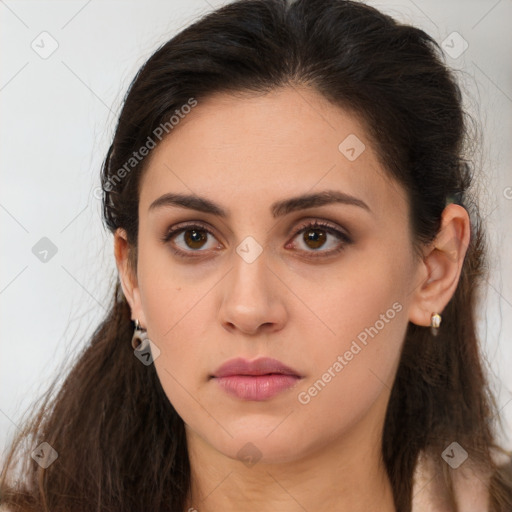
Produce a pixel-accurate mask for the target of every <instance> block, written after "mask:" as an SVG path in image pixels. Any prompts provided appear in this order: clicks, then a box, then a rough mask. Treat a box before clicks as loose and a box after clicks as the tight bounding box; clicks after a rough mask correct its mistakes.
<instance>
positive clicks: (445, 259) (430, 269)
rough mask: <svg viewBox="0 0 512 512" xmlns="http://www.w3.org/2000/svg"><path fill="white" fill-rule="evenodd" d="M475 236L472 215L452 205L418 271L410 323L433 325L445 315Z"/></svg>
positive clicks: (445, 213) (425, 252) (426, 250)
mask: <svg viewBox="0 0 512 512" xmlns="http://www.w3.org/2000/svg"><path fill="white" fill-rule="evenodd" d="M470 235H471V224H470V219H469V215H468V212H467V211H466V209H465V208H464V207H462V206H459V205H456V204H449V205H448V206H446V208H445V209H444V210H443V214H442V218H441V226H440V228H439V232H438V234H437V236H436V238H435V240H434V241H433V242H432V243H431V244H429V245H428V246H427V247H426V249H425V251H424V253H423V258H422V261H421V262H420V264H419V267H418V274H417V275H418V279H417V280H416V281H415V282H416V288H415V290H414V291H413V299H412V301H411V305H410V307H409V320H410V321H411V322H412V323H414V324H416V325H422V326H426V327H427V326H429V325H430V317H431V315H432V313H442V311H443V310H444V308H445V307H446V305H447V304H448V302H449V301H450V299H451V298H452V296H453V294H454V293H455V289H456V288H457V284H458V282H459V277H460V273H461V270H462V264H463V263H464V258H465V256H466V251H467V248H468V246H469V241H470Z"/></svg>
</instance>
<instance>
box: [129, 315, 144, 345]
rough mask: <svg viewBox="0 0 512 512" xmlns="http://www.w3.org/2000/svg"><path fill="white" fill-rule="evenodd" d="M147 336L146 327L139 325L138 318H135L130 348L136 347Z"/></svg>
mask: <svg viewBox="0 0 512 512" xmlns="http://www.w3.org/2000/svg"><path fill="white" fill-rule="evenodd" d="M146 338H147V335H146V329H143V328H142V327H141V326H140V323H139V320H138V319H135V330H134V331H133V336H132V348H133V349H134V350H135V349H137V348H138V347H139V346H140V345H141V344H142V342H143V341H144V340H145V339H146Z"/></svg>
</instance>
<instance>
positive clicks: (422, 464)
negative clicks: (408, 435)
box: [412, 456, 490, 512]
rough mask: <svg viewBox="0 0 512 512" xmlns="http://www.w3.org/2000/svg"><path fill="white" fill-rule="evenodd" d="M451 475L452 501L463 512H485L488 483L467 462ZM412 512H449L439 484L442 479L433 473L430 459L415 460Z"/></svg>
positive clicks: (487, 502)
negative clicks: (453, 494) (452, 486)
mask: <svg viewBox="0 0 512 512" xmlns="http://www.w3.org/2000/svg"><path fill="white" fill-rule="evenodd" d="M453 475H454V481H453V485H454V493H455V500H456V502H457V506H458V509H459V510H463V511H464V512H488V510H489V492H488V487H489V479H490V475H484V474H482V472H481V471H480V472H479V471H477V470H476V469H475V467H474V466H473V465H472V464H470V463H469V461H466V462H465V463H463V464H462V465H461V466H459V468H457V470H456V472H454V473H453ZM412 494H413V498H412V512H452V507H451V506H450V500H449V497H448V494H447V492H446V490H445V489H444V486H443V484H442V476H441V475H440V473H439V471H436V470H435V469H434V464H433V462H432V460H431V459H428V458H426V457H424V456H420V457H419V458H418V464H417V466H416V469H415V472H414V476H413V492H412Z"/></svg>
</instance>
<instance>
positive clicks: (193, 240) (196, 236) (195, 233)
mask: <svg viewBox="0 0 512 512" xmlns="http://www.w3.org/2000/svg"><path fill="white" fill-rule="evenodd" d="M183 234H184V237H183V239H184V241H185V243H186V244H187V246H188V247H190V249H200V248H201V247H203V245H204V244H205V242H206V240H207V238H208V237H207V235H205V231H203V230H198V229H187V230H184V231H183Z"/></svg>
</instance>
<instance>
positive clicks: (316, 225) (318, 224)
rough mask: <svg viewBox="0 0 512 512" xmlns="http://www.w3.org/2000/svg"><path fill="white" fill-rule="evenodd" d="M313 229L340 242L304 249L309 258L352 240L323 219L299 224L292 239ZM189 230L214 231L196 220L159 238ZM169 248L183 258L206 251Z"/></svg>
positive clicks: (349, 242) (323, 255) (325, 253)
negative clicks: (322, 249) (315, 248)
mask: <svg viewBox="0 0 512 512" xmlns="http://www.w3.org/2000/svg"><path fill="white" fill-rule="evenodd" d="M315 229H321V230H324V231H326V232H327V233H329V234H331V235H334V236H336V237H337V238H339V239H340V240H341V244H340V246H339V247H337V248H336V249H331V250H330V251H321V250H317V251H304V252H306V253H311V254H310V255H309V256H308V257H310V258H322V257H328V256H332V255H333V254H337V253H339V252H341V251H342V250H343V249H344V248H345V246H346V245H349V244H351V243H352V240H351V239H350V238H349V237H348V236H347V235H346V234H345V233H343V232H342V231H340V230H339V229H337V228H335V227H334V226H332V225H331V224H328V223H326V222H324V221H318V220H316V221H308V222H306V223H305V224H303V225H301V226H300V227H299V228H298V229H297V230H296V231H295V233H294V234H293V236H292V240H293V239H295V238H296V237H297V235H299V234H300V233H302V232H304V231H307V230H315ZM189 230H197V231H205V232H206V233H208V234H210V235H212V236H215V235H214V233H212V231H211V230H210V229H208V227H206V226H205V225H203V224H201V223H198V222H196V223H191V224H186V225H178V226H176V227H175V228H173V229H171V230H169V231H167V232H166V234H165V235H164V236H163V237H162V238H161V240H162V242H163V243H169V242H170V241H171V239H172V238H174V237H175V236H177V235H179V234H181V233H183V232H185V231H189ZM171 250H172V252H173V253H174V254H176V255H178V256H180V257H183V258H200V257H202V255H197V256H196V255H193V254H194V253H201V252H206V251H201V250H196V251H194V250H190V251H184V250H182V249H177V248H176V247H174V246H173V245H172V244H171ZM315 253H317V254H315Z"/></svg>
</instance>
